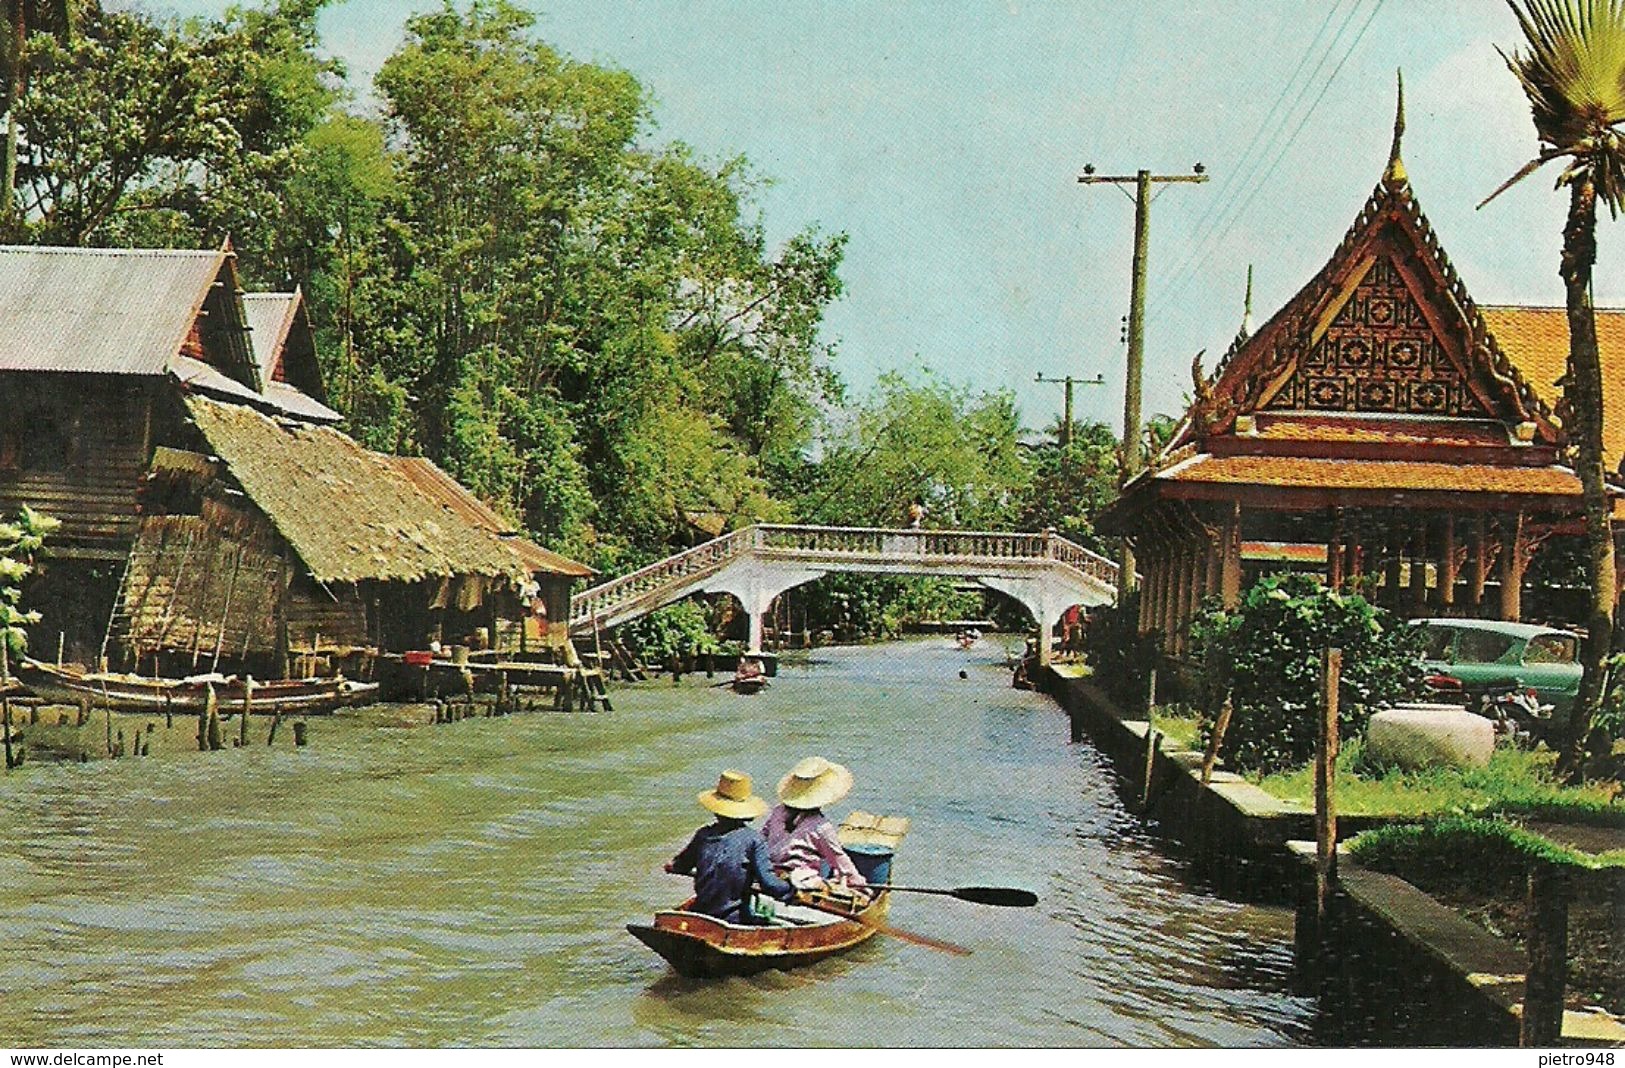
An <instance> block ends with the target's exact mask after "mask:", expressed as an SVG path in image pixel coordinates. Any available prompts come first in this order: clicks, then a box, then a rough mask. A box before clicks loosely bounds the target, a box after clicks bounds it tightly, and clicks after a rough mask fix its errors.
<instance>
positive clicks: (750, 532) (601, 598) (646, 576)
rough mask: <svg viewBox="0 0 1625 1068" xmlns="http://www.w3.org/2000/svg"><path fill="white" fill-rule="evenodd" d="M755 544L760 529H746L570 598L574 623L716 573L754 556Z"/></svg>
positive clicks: (583, 621) (572, 621)
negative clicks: (694, 577) (732, 562)
mask: <svg viewBox="0 0 1625 1068" xmlns="http://www.w3.org/2000/svg"><path fill="white" fill-rule="evenodd" d="M755 540H756V528H755V527H745V528H743V529H741V530H736V531H734V532H733V533H732V534H726V535H724V536H722V537H720V538H713V539H711V540H710V541H708V542H705V543H704V544H703V545H696V546H694V548H692V549H685V550H683V551H682V552H680V553H678V554H676V555H675V556H668V557H666V558H665V559H664V560H657V561H656V562H654V563H652V564H650V565H648V566H647V567H641V568H639V569H638V570H636V571H631V572H628V573H627V574H625V575H622V576H620V577H619V578H614V579H610V580H609V581H608V582H605V583H602V584H600V585H597V586H594V587H592V588H591V589H587V590H582V591H581V592H580V593H577V594H575V595H573V596H572V597H571V598H570V623H571V624H572V625H574V624H579V623H587V622H590V621H591V620H592V619H593V618H594V617H595V616H601V615H607V614H609V612H611V611H613V610H614V609H616V608H618V607H619V606H620V605H622V604H624V603H626V602H627V601H629V600H636V599H637V598H638V597H641V596H642V595H643V594H646V593H652V592H653V591H655V590H657V589H660V588H661V587H663V586H666V585H668V584H670V583H672V582H676V581H678V580H680V579H684V578H688V577H690V576H692V575H696V574H699V573H700V572H702V571H713V570H715V569H716V568H717V567H719V566H721V565H722V564H724V563H727V562H728V561H729V560H732V559H733V558H734V557H737V556H743V555H744V554H746V553H748V552H750V551H751V549H752V547H753V546H754V544H755Z"/></svg>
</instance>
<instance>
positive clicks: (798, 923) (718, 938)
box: [626, 812, 908, 979]
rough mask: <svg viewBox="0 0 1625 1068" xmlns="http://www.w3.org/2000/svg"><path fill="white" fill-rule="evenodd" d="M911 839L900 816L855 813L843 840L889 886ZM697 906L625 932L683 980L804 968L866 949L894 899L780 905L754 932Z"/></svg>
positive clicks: (868, 872)
mask: <svg viewBox="0 0 1625 1068" xmlns="http://www.w3.org/2000/svg"><path fill="white" fill-rule="evenodd" d="M907 832H908V820H906V819H903V818H902V817H897V816H873V815H870V814H869V813H866V812H853V813H852V814H851V815H849V816H848V817H847V818H846V819H845V820H844V821H843V822H842V823H841V827H840V839H841V842H842V844H843V845H845V846H846V848H847V851H848V853H849V854H850V855H851V856H852V859H853V861H854V862H855V863H856V864H857V865H858V869H859V870H860V871H862V872H863V873H864V877H865V878H866V879H868V880H869V881H870V882H871V883H872V884H874V885H879V886H883V885H885V884H886V883H887V882H889V881H890V874H891V859H892V854H893V853H894V851H895V850H896V848H897V844H898V842H900V841H901V840H902V838H903V835H904V834H906V833H907ZM692 904H693V899H692V898H690V899H689V900H688V901H685V902H683V904H682V905H679V906H678V907H677V908H674V909H666V910H662V911H660V912H656V913H655V915H654V921H653V922H652V923H646V924H645V923H629V924H627V925H626V929H627V930H628V931H629V932H631V933H632V935H633V936H634V937H635V938H637V940H638V941H640V942H642V943H643V944H644V945H646V946H648V947H649V948H650V949H652V950H654V951H655V952H656V953H658V954H660V955H661V956H662V957H664V958H665V959H666V961H667V962H668V963H669V964H670V965H671V966H672V969H673V970H674V971H676V972H677V973H678V974H679V975H685V976H689V977H692V978H701V979H711V978H720V977H723V976H729V975H754V974H756V973H757V972H764V971H767V970H769V969H773V968H780V969H787V968H800V967H803V966H805V965H808V964H815V963H817V962H818V961H821V960H824V959H825V958H828V957H832V956H834V955H836V954H837V953H845V952H846V951H848V950H850V949H853V948H855V947H857V946H860V945H862V944H863V943H865V942H867V941H868V940H869V939H871V938H873V937H874V936H875V935H876V934H878V933H880V931H881V930H882V929H883V928H884V927H885V926H886V917H887V915H888V913H889V912H890V910H891V894H890V893H888V892H886V891H882V892H880V893H879V894H876V895H875V896H874V898H873V899H862V900H855V899H852V898H844V897H839V896H834V895H819V896H816V897H811V898H804V899H802V900H801V901H800V902H799V903H796V904H791V905H788V906H780V907H779V908H778V909H777V910H776V916H775V918H774V922H772V923H771V924H764V925H749V926H747V925H744V924H736V923H728V922H726V921H724V920H719V919H717V918H715V917H713V916H707V915H705V914H703V913H699V912H691V911H689V906H690V905H692Z"/></svg>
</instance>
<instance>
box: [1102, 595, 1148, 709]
mask: <svg viewBox="0 0 1625 1068" xmlns="http://www.w3.org/2000/svg"><path fill="white" fill-rule="evenodd" d="M1160 651H1161V637H1160V635H1157V634H1141V633H1140V591H1139V590H1138V589H1136V590H1135V591H1134V592H1133V593H1130V594H1129V595H1128V596H1127V597H1125V598H1123V603H1122V604H1114V605H1106V606H1104V607H1101V608H1096V609H1094V610H1092V611H1091V612H1090V613H1089V615H1088V618H1087V620H1086V622H1085V623H1084V628H1083V653H1084V658H1085V659H1086V660H1087V661H1088V662H1089V666H1090V668H1091V669H1092V672H1091V674H1090V678H1091V679H1093V680H1094V681H1095V682H1096V683H1097V684H1098V685H1100V686H1102V687H1104V688H1105V690H1106V692H1107V693H1108V694H1110V695H1111V697H1112V700H1114V701H1116V702H1117V704H1118V706H1119V707H1120V708H1122V709H1124V710H1125V711H1126V712H1128V713H1129V714H1134V713H1135V712H1137V711H1138V710H1140V709H1141V708H1143V707H1144V706H1145V699H1146V695H1147V693H1148V692H1149V689H1148V687H1149V685H1150V680H1151V668H1152V666H1153V665H1155V664H1156V662H1157V656H1158V654H1159V653H1160Z"/></svg>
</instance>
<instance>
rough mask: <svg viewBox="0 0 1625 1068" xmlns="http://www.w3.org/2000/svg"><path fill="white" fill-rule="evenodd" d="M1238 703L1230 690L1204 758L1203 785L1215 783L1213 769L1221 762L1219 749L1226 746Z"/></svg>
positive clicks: (1220, 709) (1214, 725) (1215, 722)
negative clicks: (1232, 717) (1225, 738)
mask: <svg viewBox="0 0 1625 1068" xmlns="http://www.w3.org/2000/svg"><path fill="white" fill-rule="evenodd" d="M1235 710H1236V703H1235V701H1234V699H1233V698H1232V695H1231V694H1230V692H1229V691H1228V690H1226V691H1225V694H1224V704H1222V705H1220V706H1219V718H1218V719H1217V720H1215V721H1214V722H1213V737H1211V738H1209V739H1208V740H1207V752H1206V753H1204V754H1203V756H1202V785H1203V786H1206V785H1208V784H1209V783H1211V782H1212V781H1213V767H1214V765H1215V764H1217V763H1218V762H1219V747H1220V746H1222V745H1223V744H1224V732H1225V731H1227V730H1229V729H1230V717H1231V716H1232V715H1234V714H1235Z"/></svg>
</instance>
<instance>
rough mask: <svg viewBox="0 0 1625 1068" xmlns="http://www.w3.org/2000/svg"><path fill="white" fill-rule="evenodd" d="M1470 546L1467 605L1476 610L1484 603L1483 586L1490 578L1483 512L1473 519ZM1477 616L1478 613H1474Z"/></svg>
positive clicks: (1488, 539)
mask: <svg viewBox="0 0 1625 1068" xmlns="http://www.w3.org/2000/svg"><path fill="white" fill-rule="evenodd" d="M1468 538H1469V539H1470V540H1471V542H1472V544H1471V547H1470V549H1469V551H1468V554H1467V561H1468V570H1467V603H1468V604H1470V605H1472V606H1473V608H1475V609H1477V608H1479V607H1480V606H1482V605H1483V603H1484V584H1485V583H1486V582H1488V581H1489V577H1490V534H1489V520H1488V518H1487V517H1486V516H1485V515H1484V513H1483V512H1479V513H1478V514H1477V515H1475V516H1474V517H1473V528H1472V531H1471V532H1470V533H1469V534H1468ZM1473 614H1474V615H1478V614H1479V613H1478V612H1476V611H1475V612H1474V613H1473Z"/></svg>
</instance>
